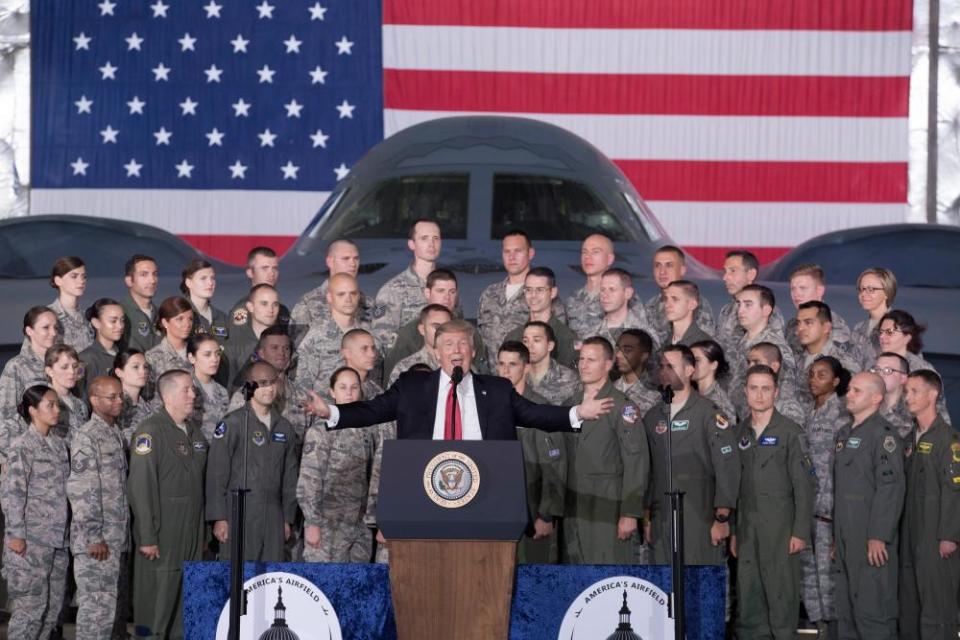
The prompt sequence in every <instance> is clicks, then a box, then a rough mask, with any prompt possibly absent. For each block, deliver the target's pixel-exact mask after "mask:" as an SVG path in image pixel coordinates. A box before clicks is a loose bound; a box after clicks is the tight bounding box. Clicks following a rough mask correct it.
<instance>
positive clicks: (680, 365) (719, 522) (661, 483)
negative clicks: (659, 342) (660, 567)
mask: <svg viewBox="0 0 960 640" xmlns="http://www.w3.org/2000/svg"><path fill="white" fill-rule="evenodd" d="M659 367H660V382H661V384H662V385H670V387H671V388H672V389H673V393H674V395H673V402H672V403H671V404H670V405H665V404H664V403H663V400H661V401H660V402H658V403H657V404H656V405H654V407H653V408H652V409H650V411H648V412H647V414H646V415H645V416H644V417H643V424H644V427H645V428H646V432H647V442H648V443H649V447H650V460H651V462H652V468H653V478H652V481H651V483H650V491H649V493H648V494H647V504H648V508H649V510H650V516H649V518H648V520H647V524H646V525H645V531H644V537H645V538H646V541H647V544H649V545H651V546H652V549H653V563H654V564H669V563H670V558H671V544H670V522H671V520H670V499H669V497H668V496H667V495H666V494H667V491H668V490H669V486H670V476H669V471H668V466H667V440H668V437H672V438H673V445H672V448H673V484H674V487H675V488H676V489H679V490H680V491H683V492H685V494H686V495H685V496H684V500H683V518H684V528H685V535H684V541H683V554H684V556H683V558H684V562H685V563H686V564H713V565H722V564H724V563H725V555H726V553H725V548H726V545H725V544H724V542H725V541H726V539H727V538H728V537H729V536H730V522H729V520H730V510H731V509H733V508H734V507H735V506H736V504H737V492H738V490H739V488H740V459H739V455H738V449H737V444H736V437H735V435H734V432H733V431H734V430H733V429H732V428H731V427H730V423H729V422H728V421H727V419H726V417H725V416H724V415H723V414H722V413H719V412H718V411H717V409H716V407H714V406H713V403H712V402H710V401H709V400H707V399H706V398H704V397H703V396H701V395H700V394H699V393H697V391H696V389H694V388H693V387H692V386H691V384H690V382H691V379H692V378H693V372H694V369H695V367H696V361H695V360H694V357H693V352H692V351H691V350H690V348H689V347H686V346H684V345H681V344H677V345H670V346H667V347H664V348H663V350H662V351H661V353H660V365H659ZM668 430H669V432H670V433H669V434H668Z"/></svg>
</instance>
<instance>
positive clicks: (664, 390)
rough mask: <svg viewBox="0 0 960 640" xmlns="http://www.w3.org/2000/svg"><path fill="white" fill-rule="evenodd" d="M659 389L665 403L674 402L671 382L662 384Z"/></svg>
mask: <svg viewBox="0 0 960 640" xmlns="http://www.w3.org/2000/svg"><path fill="white" fill-rule="evenodd" d="M657 389H658V390H659V391H660V398H661V399H662V400H663V404H665V405H668V406H669V405H671V404H673V387H672V386H671V385H669V384H662V385H660V386H659V387H657Z"/></svg>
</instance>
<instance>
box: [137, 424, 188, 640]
mask: <svg viewBox="0 0 960 640" xmlns="http://www.w3.org/2000/svg"><path fill="white" fill-rule="evenodd" d="M185 426H186V430H187V431H186V433H184V432H183V431H181V430H180V429H179V428H178V427H177V425H176V424H174V422H173V419H172V418H171V417H170V414H168V413H167V411H166V409H163V408H160V409H158V410H157V412H156V413H154V414H153V415H152V416H150V417H149V418H147V419H146V420H144V421H143V422H141V423H140V424H139V426H138V427H137V430H136V431H135V432H134V435H133V439H132V440H131V443H130V475H129V477H128V478H127V495H128V498H129V501H130V508H131V509H132V511H133V540H134V549H135V552H136V553H135V560H134V564H133V576H134V587H133V621H134V625H135V626H136V628H137V631H136V636H137V637H138V638H139V637H147V638H158V639H159V638H182V637H183V612H182V607H181V604H182V598H183V593H182V588H183V586H182V582H183V576H182V574H183V563H184V562H186V561H189V560H200V559H202V551H203V533H204V520H203V471H204V465H205V464H206V461H207V441H206V439H205V438H204V437H203V433H201V431H200V428H199V427H198V426H196V425H195V424H193V423H192V422H190V421H189V420H187V422H186V423H185ZM149 545H157V547H159V550H160V557H159V558H157V559H156V560H147V559H146V558H145V557H143V556H142V555H141V554H140V553H139V548H140V547H144V546H149Z"/></svg>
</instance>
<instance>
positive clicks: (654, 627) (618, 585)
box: [557, 576, 673, 640]
mask: <svg viewBox="0 0 960 640" xmlns="http://www.w3.org/2000/svg"><path fill="white" fill-rule="evenodd" d="M597 638H606V639H607V640H673V620H671V619H670V617H669V616H668V615H667V594H666V593H664V591H663V590H661V589H660V587H658V586H656V585H655V584H653V583H651V582H647V581H646V580H642V579H640V578H634V577H632V576H617V577H613V578H606V579H604V580H600V581H599V582H595V583H593V584H592V585H590V586H589V587H587V588H586V589H584V590H583V591H582V592H581V593H580V595H578V596H577V597H576V598H575V599H574V600H573V602H571V603H570V607H569V608H568V609H567V613H566V615H564V616H563V622H562V623H561V624H560V633H559V634H558V635H557V640H596V639H597Z"/></svg>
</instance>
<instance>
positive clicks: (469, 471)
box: [423, 451, 480, 509]
mask: <svg viewBox="0 0 960 640" xmlns="http://www.w3.org/2000/svg"><path fill="white" fill-rule="evenodd" d="M423 489H424V491H426V492H427V497H428V498H430V499H431V500H432V501H433V502H434V504H437V505H440V506H441V507H445V508H447V509H457V508H459V507H462V506H464V505H466V504H469V503H470V501H471V500H473V498H474V497H475V496H476V495H477V491H478V490H479V489H480V469H479V468H478V467H477V463H476V462H474V461H473V459H472V458H471V457H470V456H467V455H464V454H462V453H460V452H458V451H444V452H443V453H440V454H437V455H435V456H434V457H433V459H431V460H430V462H428V463H427V467H426V468H425V469H424V471H423Z"/></svg>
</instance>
